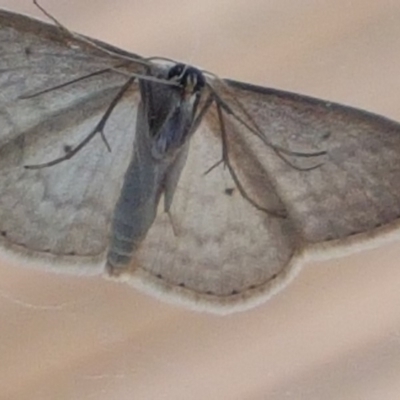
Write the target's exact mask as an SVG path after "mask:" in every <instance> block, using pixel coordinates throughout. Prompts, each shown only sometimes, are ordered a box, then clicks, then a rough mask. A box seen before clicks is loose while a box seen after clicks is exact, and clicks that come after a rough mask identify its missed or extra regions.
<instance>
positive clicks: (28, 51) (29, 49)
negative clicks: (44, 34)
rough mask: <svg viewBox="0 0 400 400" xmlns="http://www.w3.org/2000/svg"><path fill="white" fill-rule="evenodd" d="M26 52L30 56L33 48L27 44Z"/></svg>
mask: <svg viewBox="0 0 400 400" xmlns="http://www.w3.org/2000/svg"><path fill="white" fill-rule="evenodd" d="M24 52H25V55H27V56H30V55H31V54H32V49H31V48H30V47H29V46H27V47H25V49H24Z"/></svg>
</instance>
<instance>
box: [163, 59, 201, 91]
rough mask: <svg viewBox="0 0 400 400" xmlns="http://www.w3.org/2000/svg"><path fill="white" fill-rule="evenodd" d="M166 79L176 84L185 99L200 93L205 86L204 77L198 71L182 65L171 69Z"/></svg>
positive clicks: (176, 65)
mask: <svg viewBox="0 0 400 400" xmlns="http://www.w3.org/2000/svg"><path fill="white" fill-rule="evenodd" d="M167 79H168V80H171V81H176V82H177V83H178V85H179V87H180V89H181V91H182V95H183V96H184V97H185V98H190V97H191V96H192V95H193V94H195V95H196V94H198V93H200V92H201V91H202V89H203V88H204V86H205V84H206V81H205V79H204V75H203V73H202V72H201V71H200V70H199V69H197V68H195V67H192V66H189V65H186V64H182V63H179V64H175V65H174V66H173V67H171V69H170V70H169V71H168V76H167Z"/></svg>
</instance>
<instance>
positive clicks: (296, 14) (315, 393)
mask: <svg viewBox="0 0 400 400" xmlns="http://www.w3.org/2000/svg"><path fill="white" fill-rule="evenodd" d="M42 4H43V5H44V6H45V7H46V8H47V9H48V10H49V11H50V12H51V13H52V14H54V15H55V16H57V18H59V19H60V20H61V21H62V22H63V23H64V24H65V25H66V26H68V27H69V28H71V29H73V30H76V31H79V32H82V33H85V34H87V35H91V36H94V37H97V38H100V39H102V40H105V41H109V42H112V43H113V44H115V45H118V46H120V47H124V48H126V49H129V50H131V51H134V52H136V53H139V54H142V55H160V56H161V55H164V56H168V57H170V58H174V59H179V60H184V61H188V62H190V63H192V64H195V65H198V66H202V67H204V68H206V69H208V70H210V71H213V72H215V73H217V74H219V75H220V76H222V77H225V76H226V77H231V78H233V79H238V80H243V81H250V82H253V83H257V84H261V85H265V86H271V87H277V88H282V89H287V90H291V91H296V92H300V93H306V94H310V95H313V96H316V97H321V98H325V99H330V100H334V101H339V102H342V103H346V104H351V105H354V106H358V107H361V108H365V109H369V110H371V111H375V112H377V113H381V114H384V115H387V116H389V117H392V118H394V119H397V120H400V23H399V22H400V2H399V1H398V0H301V1H299V0H235V1H234V0H202V1H192V0H165V1H162V0H142V1H139V0H114V1H111V0H96V1H95V0H85V1H84V2H83V1H78V0H70V1H67V0H64V1H60V0H57V1H56V0H42ZM0 6H1V7H7V8H9V9H13V10H19V11H23V12H26V13H29V14H36V15H37V14H38V13H37V10H35V8H34V7H33V6H32V4H31V1H30V0H18V1H17V0H12V1H11V0H10V1H0ZM398 247H399V243H397V244H392V245H391V246H385V247H381V248H380V249H378V250H375V251H369V252H364V253H362V254H358V255H354V256H352V257H347V258H343V259H339V260H335V261H332V262H326V263H318V264H317V263H315V264H309V265H308V266H307V267H305V268H304V270H303V272H302V273H301V274H300V276H299V277H298V278H297V279H296V280H295V282H294V283H293V284H292V285H291V286H290V287H289V288H287V289H286V290H285V291H284V292H283V293H281V294H279V295H278V296H276V297H274V298H273V299H272V300H271V301H270V302H269V303H267V304H265V305H263V306H261V307H259V308H257V309H255V310H253V311H249V312H246V313H243V314H236V315H232V316H229V317H215V316H209V315H204V314H198V313H194V312H189V311H186V310H182V309H180V308H177V307H173V306H170V305H166V304H162V303H160V302H158V301H156V300H154V299H152V298H149V297H147V296H144V295H141V294H140V293H138V292H137V291H135V290H133V289H131V288H130V287H128V286H125V285H123V284H116V283H113V282H107V281H104V280H102V279H100V278H90V279H84V278H75V277H68V276H58V275H52V274H50V273H44V272H43V273H42V272H40V271H31V270H26V269H23V268H21V267H20V266H15V265H9V264H7V265H6V264H4V263H2V264H1V267H0V277H1V278H0V399H1V400H3V399H7V400H25V399H26V400H36V399H37V400H39V399H40V400H67V399H68V400H70V399H71V400H72V399H74V400H75V399H77V400H80V399H96V400H102V399H107V400H109V399H118V400H124V399H135V400H136V399H139V400H141V399H168V400H169V399H171V400H180V399H244V400H261V399H268V400H278V399H279V400H280V399H284V400H286V399H295V400H298V399H300V400H302V399H304V400H306V399H307V400H319V399H349V400H350V399H351V400H353V399H363V400H370V399H380V400H381V399H385V400H392V399H393V400H394V399H397V400H398V399H400V290H399V287H400V268H399V264H400V262H399V257H400V250H399V249H398Z"/></svg>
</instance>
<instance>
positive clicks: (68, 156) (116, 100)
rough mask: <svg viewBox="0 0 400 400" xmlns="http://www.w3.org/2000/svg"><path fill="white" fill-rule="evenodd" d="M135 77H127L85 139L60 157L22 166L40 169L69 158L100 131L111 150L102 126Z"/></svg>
mask: <svg viewBox="0 0 400 400" xmlns="http://www.w3.org/2000/svg"><path fill="white" fill-rule="evenodd" d="M134 80H135V78H134V77H133V78H131V79H129V80H128V81H127V82H126V83H125V84H124V85H123V86H122V88H121V90H120V91H119V92H118V94H117V95H116V96H115V97H114V99H113V101H112V102H111V104H110V105H109V107H108V109H107V110H106V112H105V113H104V115H103V117H102V118H101V120H100V121H99V123H98V124H97V125H96V127H95V128H94V129H93V131H92V132H91V133H90V134H89V135H88V136H86V138H85V139H83V140H82V141H81V142H80V143H79V144H78V145H77V146H76V147H74V148H69V149H68V150H67V151H66V154H65V155H64V156H62V157H59V158H56V159H54V160H52V161H49V162H47V163H43V164H35V165H25V166H24V167H25V168H26V169H40V168H45V167H51V166H53V165H57V164H59V163H61V162H63V161H66V160H69V159H70V158H72V157H73V156H74V155H75V154H77V153H78V152H79V151H80V150H82V149H83V148H84V147H85V146H86V145H87V144H88V143H89V142H90V141H91V140H92V139H93V138H94V137H95V136H96V135H97V134H98V133H100V136H101V138H102V139H103V142H104V144H105V146H106V147H107V149H108V150H109V151H111V148H110V145H109V144H108V142H107V140H106V138H105V136H104V132H103V130H104V126H105V125H106V123H107V120H108V118H109V117H110V115H111V113H112V111H113V110H114V108H115V107H116V106H117V104H118V103H119V101H120V100H121V99H122V97H123V96H124V94H125V93H126V91H127V90H128V89H129V88H130V86H131V85H132V84H133V82H134Z"/></svg>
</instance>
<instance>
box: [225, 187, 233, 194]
mask: <svg viewBox="0 0 400 400" xmlns="http://www.w3.org/2000/svg"><path fill="white" fill-rule="evenodd" d="M234 191H235V188H226V189H225V194H226V195H227V196H232V195H233V192H234Z"/></svg>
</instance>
